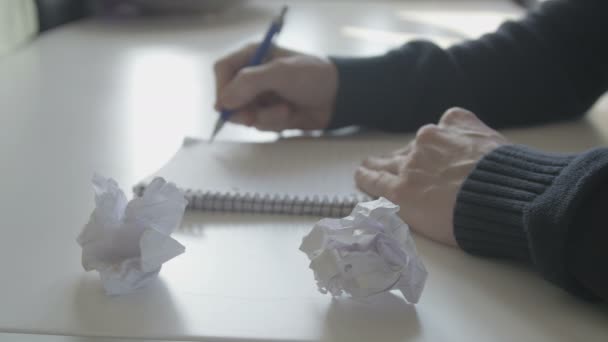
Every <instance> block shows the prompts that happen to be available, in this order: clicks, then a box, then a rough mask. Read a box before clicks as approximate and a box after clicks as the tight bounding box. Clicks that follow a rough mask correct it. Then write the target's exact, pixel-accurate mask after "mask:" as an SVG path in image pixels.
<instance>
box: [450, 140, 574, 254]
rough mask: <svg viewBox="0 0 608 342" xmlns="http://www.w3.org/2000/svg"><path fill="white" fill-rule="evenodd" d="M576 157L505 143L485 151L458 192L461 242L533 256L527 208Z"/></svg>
mask: <svg viewBox="0 0 608 342" xmlns="http://www.w3.org/2000/svg"><path fill="white" fill-rule="evenodd" d="M573 158H574V156H572V155H560V154H547V153H542V152H538V151H535V150H532V149H529V148H527V147H525V146H520V145H506V146H502V147H499V148H497V149H496V150H494V151H492V152H491V153H489V154H487V155H486V156H484V157H483V158H482V159H481V160H480V161H479V162H478V164H477V166H476V167H475V169H474V170H473V172H472V173H471V174H470V175H469V176H468V178H467V179H466V180H465V182H464V183H463V185H462V187H461V189H460V191H459V193H458V197H457V201H456V206H455V208H454V235H455V237H456V241H457V242H458V245H459V246H460V247H461V248H462V249H463V250H465V251H467V252H469V253H472V254H478V255H484V256H492V257H508V258H514V259H520V260H530V258H531V254H530V246H529V242H528V236H527V234H526V232H525V231H524V214H525V209H526V207H527V206H528V205H529V204H530V203H531V202H533V201H534V200H535V199H536V198H537V197H538V196H539V195H541V194H542V193H543V192H545V190H546V189H547V188H549V186H550V185H551V184H552V183H553V181H554V179H555V178H556V177H557V176H558V175H559V174H560V172H561V171H562V169H563V168H564V167H566V166H567V165H568V164H569V163H570V162H572V160H573Z"/></svg>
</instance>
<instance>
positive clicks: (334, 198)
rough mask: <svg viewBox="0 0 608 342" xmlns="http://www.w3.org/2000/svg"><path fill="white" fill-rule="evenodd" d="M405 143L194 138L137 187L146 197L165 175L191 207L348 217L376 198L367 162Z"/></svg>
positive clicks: (387, 139)
mask: <svg viewBox="0 0 608 342" xmlns="http://www.w3.org/2000/svg"><path fill="white" fill-rule="evenodd" d="M405 143H407V140H405V139H403V137H401V138H399V139H396V138H395V137H391V138H386V139H384V138H373V139H372V138H370V139H365V140H358V139H330V140H326V139H286V140H279V141H277V142H272V143H236V142H219V141H216V142H214V143H213V144H209V143H208V142H207V141H192V140H187V141H186V142H185V143H184V145H183V147H182V148H181V149H180V150H179V151H178V152H177V153H176V155H175V156H174V157H173V158H172V159H171V160H170V161H169V162H168V163H167V164H166V165H165V166H164V167H162V168H161V169H160V170H159V171H158V172H156V173H154V174H153V175H151V176H150V177H148V178H147V179H145V180H144V181H142V182H141V183H139V184H138V185H136V186H135V187H134V192H135V194H136V195H141V194H142V193H143V191H144V189H145V185H146V184H147V183H148V182H149V181H150V180H151V179H152V178H154V177H157V176H160V177H163V178H165V179H166V180H167V181H170V182H173V183H175V184H176V185H177V186H178V187H179V188H180V189H182V190H183V191H184V194H185V196H186V199H187V200H188V208H189V209H196V210H205V211H222V212H248V213H265V214H287V215H313V216H324V217H341V216H345V215H348V214H349V213H350V212H351V211H352V209H353V207H354V206H355V205H356V204H357V203H358V202H360V201H365V200H368V199H369V197H367V196H366V195H365V194H363V193H361V192H360V191H359V190H357V188H356V186H355V182H354V179H353V175H354V171H355V170H356V168H357V166H358V165H359V164H360V163H361V161H362V160H363V159H364V158H365V157H367V156H369V155H380V154H386V153H389V152H390V151H392V150H395V149H397V148H400V147H403V146H404V145H405Z"/></svg>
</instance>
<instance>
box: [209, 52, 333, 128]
mask: <svg viewBox="0 0 608 342" xmlns="http://www.w3.org/2000/svg"><path fill="white" fill-rule="evenodd" d="M256 48H257V44H252V45H248V46H247V47H245V48H243V49H241V50H238V51H236V52H234V53H232V54H230V55H228V56H226V57H224V58H222V59H220V60H219V61H217V62H216V64H215V67H214V70H215V82H216V104H215V109H216V110H218V111H220V110H222V109H229V110H235V111H236V112H235V113H234V115H232V117H231V118H230V121H231V122H234V123H239V124H243V125H247V126H253V127H255V128H257V129H259V130H263V131H276V132H279V131H282V130H285V129H302V130H315V129H325V128H327V126H328V125H329V121H330V118H331V114H332V111H333V107H334V102H335V97H336V93H337V90H338V71H337V69H336V67H335V65H334V64H333V63H332V62H331V61H329V60H327V59H323V58H319V57H314V56H309V55H305V54H302V53H299V52H295V51H290V50H286V49H282V48H279V47H273V48H272V49H271V52H270V54H269V58H268V60H267V61H266V62H265V63H264V64H262V65H259V66H254V67H245V68H243V66H245V65H246V64H247V63H248V61H249V59H250V58H251V56H252V55H253V54H254V52H255V49H256Z"/></svg>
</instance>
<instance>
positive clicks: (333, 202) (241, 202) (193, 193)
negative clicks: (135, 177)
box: [133, 184, 369, 217]
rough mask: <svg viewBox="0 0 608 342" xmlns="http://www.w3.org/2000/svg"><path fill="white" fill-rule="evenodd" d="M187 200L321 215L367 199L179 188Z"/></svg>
mask: <svg viewBox="0 0 608 342" xmlns="http://www.w3.org/2000/svg"><path fill="white" fill-rule="evenodd" d="M145 188H146V186H145V185H144V184H139V185H136V186H135V187H134V188H133V193H134V194H135V195H136V196H138V197H141V196H142V195H143V193H144V191H145ZM180 190H181V191H182V192H183V193H184V197H185V198H186V200H187V201H188V206H187V208H188V209H190V210H202V211H215V212H235V213H260V214H275V215H281V214H282V215H302V216H322V217H343V216H348V215H349V214H350V213H351V212H352V210H353V208H354V207H355V206H356V205H357V203H359V202H362V201H366V200H369V198H368V197H367V196H364V195H356V194H353V195H352V196H345V197H344V196H343V197H339V196H334V197H332V198H330V197H328V196H312V197H310V196H305V197H300V196H291V195H279V194H275V195H270V194H260V193H249V192H246V193H235V192H212V191H200V190H192V189H180Z"/></svg>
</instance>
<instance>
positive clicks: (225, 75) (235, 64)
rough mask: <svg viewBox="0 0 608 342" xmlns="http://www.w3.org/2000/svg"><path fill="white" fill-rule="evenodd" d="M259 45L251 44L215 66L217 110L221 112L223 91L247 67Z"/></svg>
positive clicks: (219, 61)
mask: <svg viewBox="0 0 608 342" xmlns="http://www.w3.org/2000/svg"><path fill="white" fill-rule="evenodd" d="M256 49H257V44H249V45H247V46H245V47H244V48H242V49H240V50H238V51H235V52H234V53H232V54H230V55H228V56H226V57H224V58H222V59H220V60H218V61H217V62H216V63H215V65H214V66H213V71H214V73H215V88H216V89H215V90H216V91H215V94H216V105H215V107H216V108H215V109H216V110H221V107H220V106H219V104H218V100H219V97H220V95H221V93H222V89H224V87H225V86H226V85H227V84H228V83H229V82H230V80H232V79H233V78H234V76H235V75H236V74H237V73H238V71H239V70H240V69H241V68H242V67H244V66H245V65H247V62H249V59H250V58H251V56H253V54H254V53H255V50H256Z"/></svg>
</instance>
